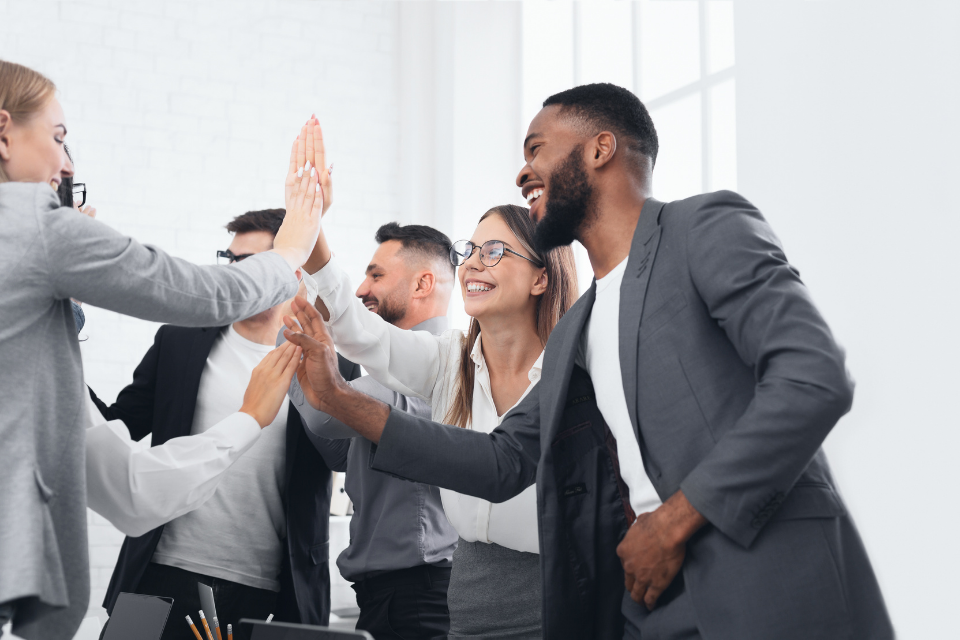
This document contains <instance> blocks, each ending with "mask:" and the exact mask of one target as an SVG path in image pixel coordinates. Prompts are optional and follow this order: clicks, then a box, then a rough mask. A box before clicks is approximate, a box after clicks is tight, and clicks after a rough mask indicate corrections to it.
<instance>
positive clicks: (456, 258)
mask: <svg viewBox="0 0 960 640" xmlns="http://www.w3.org/2000/svg"><path fill="white" fill-rule="evenodd" d="M460 242H466V243H467V244H468V245H469V246H470V253H469V254H467V255H464V254H462V253H460V252H459V251H457V250H456V246H457V244H458V243H460ZM496 242H499V243H500V246H501V248H502V249H503V253H512V254H513V255H515V256H517V257H519V258H523V259H524V260H526V261H527V262H529V263H530V264H532V265H533V266H535V267H537V268H538V269H542V268H543V267H544V266H545V265H544V264H543V263H542V262H540V261H539V260H533V259H532V258H528V257H527V256H525V255H523V254H522V253H517V252H516V251H514V250H513V249H511V248H509V247H507V244H506V243H505V242H504V241H503V240H487V241H486V242H484V243H483V244H482V245H479V246H478V245H475V244H473V242H471V241H470V240H457V242H454V243H453V244H452V245H451V246H450V262H452V263H453V266H455V267H460V266H462V265H463V263H465V262H466V261H467V260H469V259H470V256H472V255H473V252H474V251H476V250H477V249H480V264H482V265H483V266H485V267H495V266H497V265H498V264H500V261H501V260H503V253H501V254H500V257H499V258H497V261H496V262H494V263H493V264H487V263H486V262H484V261H483V247H485V246H487V245H488V244H493V243H496ZM487 255H490V252H489V250H488V251H487Z"/></svg>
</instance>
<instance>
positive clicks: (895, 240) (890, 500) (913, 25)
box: [736, 0, 960, 639]
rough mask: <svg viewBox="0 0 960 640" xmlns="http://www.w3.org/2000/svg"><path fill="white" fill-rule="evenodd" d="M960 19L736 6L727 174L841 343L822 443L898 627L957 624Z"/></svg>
mask: <svg viewBox="0 0 960 640" xmlns="http://www.w3.org/2000/svg"><path fill="white" fill-rule="evenodd" d="M958 31H960V5H958V4H957V3H955V2H946V1H942V2H931V1H924V2H910V3H903V2H896V3H895V2H875V1H868V0H856V1H854V0H848V1H847V2H799V1H797V0H791V1H789V2H776V3H771V2H764V1H762V0H738V2H737V6H736V34H737V37H736V38H737V39H736V44H737V51H736V56H737V147H738V156H739V163H738V172H739V182H740V191H741V192H742V193H743V194H744V195H746V196H747V197H748V198H750V199H751V200H753V201H754V202H755V203H756V204H757V205H759V207H760V209H761V210H762V211H763V212H764V213H765V214H766V215H767V216H768V218H769V219H770V221H771V222H772V224H773V226H774V229H775V230H776V231H777V233H778V234H779V235H780V238H781V239H782V240H783V242H784V245H785V247H786V250H787V256H788V257H789V258H790V259H791V261H792V262H793V263H794V264H796V265H798V266H799V268H800V270H801V273H802V275H803V278H804V280H805V281H806V283H807V284H808V285H809V287H810V289H811V291H812V292H813V295H814V298H815V299H816V301H817V303H818V304H819V305H820V307H821V309H822V310H823V312H824V314H825V315H826V317H827V320H828V321H829V322H830V325H831V327H832V328H833V329H834V332H835V334H836V336H837V338H838V340H839V341H840V342H841V343H842V344H843V345H845V346H846V348H847V353H848V364H849V367H850V370H851V372H852V374H853V376H854V377H855V378H856V380H857V391H856V399H855V402H854V407H853V410H852V411H851V413H850V414H849V415H848V416H847V417H845V418H844V419H843V420H842V421H841V422H840V424H839V426H838V427H837V428H836V429H835V431H834V432H833V433H832V434H831V436H830V437H829V439H828V440H827V453H828V456H829V457H830V460H831V463H832V466H833V470H834V472H835V475H836V477H837V480H838V482H839V484H840V488H841V490H842V492H843V495H844V497H845V499H846V502H847V504H848V506H849V507H850V510H851V511H852V512H853V515H854V517H855V518H856V522H857V525H858V526H859V529H860V532H861V535H862V537H863V539H864V541H865V543H866V546H867V549H868V550H869V552H870V554H871V558H872V560H873V563H874V567H875V569H876V571H877V573H878V575H879V579H880V582H881V585H882V587H883V590H884V595H885V596H886V601H887V606H888V607H889V609H890V612H891V614H892V616H893V620H894V623H895V625H896V626H897V629H898V631H899V636H900V637H901V638H905V639H914V638H916V639H920V638H946V637H955V635H956V631H955V628H956V621H955V618H956V616H955V615H953V612H954V610H955V609H956V602H955V600H956V594H957V593H958V590H957V587H956V576H957V573H958V570H960V562H958V560H960V551H958V545H957V544H956V536H957V525H958V524H960V518H958V516H957V512H956V505H957V499H956V491H957V488H958V481H960V472H958V465H957V463H956V457H957V451H958V450H960V428H958V427H960V420H958V411H957V407H956V397H957V396H956V393H957V387H958V386H960V375H958V374H957V363H958V361H960V337H958V335H960V334H958V331H957V320H956V318H957V313H958V311H960V305H958V301H957V293H958V284H957V282H958V277H960V269H958V266H957V256H958V251H957V239H958V237H960V210H958V209H960V207H958V205H957V200H956V195H955V189H956V184H957V175H958V174H960V155H958V154H957V148H958V145H960V124H958V121H957V114H958V113H960V39H958V38H957V33H958ZM813 615H815V612H814V613H813Z"/></svg>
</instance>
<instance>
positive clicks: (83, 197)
mask: <svg viewBox="0 0 960 640" xmlns="http://www.w3.org/2000/svg"><path fill="white" fill-rule="evenodd" d="M78 200H79V202H78ZM73 204H74V206H77V207H82V206H83V205H85V204H87V183H86V182H74V183H73Z"/></svg>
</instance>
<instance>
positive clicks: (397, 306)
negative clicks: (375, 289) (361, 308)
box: [363, 296, 407, 324]
mask: <svg viewBox="0 0 960 640" xmlns="http://www.w3.org/2000/svg"><path fill="white" fill-rule="evenodd" d="M398 297H399V296H392V297H386V298H384V299H383V300H379V299H377V298H374V297H373V296H368V297H366V298H363V302H364V303H366V302H368V301H371V300H372V301H374V302H376V303H377V315H378V316H380V317H381V318H383V319H384V320H386V321H387V322H389V323H390V324H397V323H398V322H400V321H401V320H403V319H404V318H405V317H406V315H407V303H406V301H405V300H397V299H396V298H398Z"/></svg>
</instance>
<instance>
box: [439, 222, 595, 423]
mask: <svg viewBox="0 0 960 640" xmlns="http://www.w3.org/2000/svg"><path fill="white" fill-rule="evenodd" d="M493 215H496V216H500V219H501V220H503V221H504V222H506V223H507V226H508V227H510V230H511V231H513V234H514V235H515V236H516V237H517V240H518V241H519V242H520V246H522V247H523V248H524V249H526V250H527V252H529V253H530V255H531V256H533V257H534V258H536V259H537V260H539V261H540V263H541V264H542V265H544V268H545V269H546V274H547V290H546V291H544V292H543V295H541V296H540V299H539V300H537V309H536V322H537V335H538V336H539V337H540V344H541V345H543V346H546V344H547V338H549V337H550V332H552V331H553V328H554V327H555V326H557V322H559V321H560V318H562V317H563V314H565V313H566V312H567V309H569V308H570V307H571V306H573V303H574V302H576V301H577V296H578V289H577V269H576V266H575V264H574V261H573V250H572V249H571V248H570V247H558V248H556V249H552V250H550V251H548V252H547V253H545V254H541V253H539V252H538V251H536V250H535V249H534V248H533V230H534V224H533V221H532V220H530V210H529V209H527V208H525V207H518V206H516V205H512V204H504V205H500V206H499V207H494V208H492V209H490V210H489V211H487V212H486V213H485V214H483V215H482V216H480V220H479V221H478V224H479V223H480V222H483V221H484V220H486V219H487V218H489V217H490V216H493ZM479 335H480V323H479V322H477V319H476V318H471V319H470V327H469V329H467V332H466V333H465V334H464V336H463V339H462V342H461V345H460V367H459V371H458V375H457V386H456V391H455V393H454V397H453V403H452V404H451V405H450V408H449V409H448V410H447V415H446V418H445V422H447V423H448V424H453V425H457V426H458V427H463V428H466V427H467V425H469V424H470V422H471V421H472V420H473V379H474V364H473V361H472V360H471V359H470V352H471V351H473V345H474V344H475V343H476V342H477V336H479Z"/></svg>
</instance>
